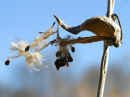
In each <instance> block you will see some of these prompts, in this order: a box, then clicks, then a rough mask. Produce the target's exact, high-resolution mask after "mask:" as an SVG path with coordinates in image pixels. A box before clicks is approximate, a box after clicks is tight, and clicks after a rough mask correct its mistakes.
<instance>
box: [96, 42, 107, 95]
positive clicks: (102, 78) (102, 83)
mask: <svg viewBox="0 0 130 97" xmlns="http://www.w3.org/2000/svg"><path fill="white" fill-rule="evenodd" d="M108 57H109V46H108V45H107V43H104V52H103V56H102V61H101V67H100V79H99V83H98V91H97V97H103V93H104V87H105V80H106V76H107V67H108Z"/></svg>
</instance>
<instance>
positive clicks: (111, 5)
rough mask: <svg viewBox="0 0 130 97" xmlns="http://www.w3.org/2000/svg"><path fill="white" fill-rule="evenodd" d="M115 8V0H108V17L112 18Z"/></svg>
mask: <svg viewBox="0 0 130 97" xmlns="http://www.w3.org/2000/svg"><path fill="white" fill-rule="evenodd" d="M114 6H115V0H108V7H107V17H111V15H112V14H113V10H114Z"/></svg>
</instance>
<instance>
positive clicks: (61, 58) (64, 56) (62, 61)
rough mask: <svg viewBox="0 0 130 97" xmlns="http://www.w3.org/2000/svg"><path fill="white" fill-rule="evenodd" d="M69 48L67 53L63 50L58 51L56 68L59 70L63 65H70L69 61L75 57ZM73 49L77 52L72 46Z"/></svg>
mask: <svg viewBox="0 0 130 97" xmlns="http://www.w3.org/2000/svg"><path fill="white" fill-rule="evenodd" d="M66 50H67V53H64V52H63V51H61V50H59V51H57V52H56V57H57V59H56V61H55V66H56V69H57V70H59V69H60V68H61V67H64V66H66V67H69V62H73V58H72V56H71V54H70V52H69V51H68V49H66ZM71 51H72V52H75V48H74V47H71Z"/></svg>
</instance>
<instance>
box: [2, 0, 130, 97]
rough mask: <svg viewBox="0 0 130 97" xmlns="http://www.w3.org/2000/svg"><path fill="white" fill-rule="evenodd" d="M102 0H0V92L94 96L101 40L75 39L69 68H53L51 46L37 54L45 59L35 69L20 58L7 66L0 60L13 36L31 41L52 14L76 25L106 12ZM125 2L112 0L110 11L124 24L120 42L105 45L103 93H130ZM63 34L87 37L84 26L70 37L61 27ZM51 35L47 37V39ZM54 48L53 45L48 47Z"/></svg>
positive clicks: (108, 96)
mask: <svg viewBox="0 0 130 97" xmlns="http://www.w3.org/2000/svg"><path fill="white" fill-rule="evenodd" d="M106 8H107V0H64V1H63V0H62V1H61V0H53V1H52V0H1V1H0V33H1V35H0V39H1V41H0V44H1V46H0V54H1V55H0V76H1V77H0V97H96V92H97V86H98V78H99V69H100V61H101V57H102V53H103V42H98V43H92V44H84V45H83V44H76V45H74V47H75V48H76V52H75V53H72V56H73V58H74V62H73V63H70V68H61V70H60V71H56V68H55V66H54V61H55V60H56V57H55V53H56V51H57V49H58V47H56V46H49V47H47V48H46V49H44V50H43V51H42V52H41V53H42V54H43V56H44V59H43V60H44V64H47V65H48V66H49V68H48V69H46V68H44V67H43V68H42V67H41V71H40V72H35V71H31V68H30V67H28V65H27V64H26V62H25V59H24V58H23V57H20V58H18V59H14V60H13V61H12V62H11V64H10V65H9V66H5V65H4V61H5V60H6V59H7V58H8V56H9V55H15V52H12V51H11V50H10V43H11V42H12V41H17V40H21V39H22V40H27V41H28V42H30V43H31V42H32V41H33V40H34V39H35V37H36V36H39V35H38V33H37V32H39V31H45V30H47V29H48V28H49V27H50V25H51V24H52V23H53V21H55V19H54V18H53V16H52V15H53V14H56V15H57V16H59V17H61V18H62V19H63V21H64V22H65V23H67V24H69V25H77V24H80V23H82V22H83V21H84V20H86V19H88V18H91V17H92V16H104V15H106V10H107V9H106ZM129 9H130V1H129V0H116V3H115V11H114V12H115V13H117V14H118V15H119V17H120V19H121V23H122V26H123V32H124V36H123V38H124V39H123V45H122V46H121V47H120V48H114V47H111V48H110V57H109V67H108V76H107V80H106V86H105V93H104V97H122V96H123V97H130V61H129V60H130V45H129V43H130V39H129V36H130V33H129V31H130V28H129V26H128V25H130V19H129V17H130V13H129ZM61 35H62V37H65V36H67V35H71V36H73V37H78V36H92V35H93V34H92V33H90V32H88V31H84V32H81V33H80V34H78V35H76V36H74V35H72V34H70V33H68V32H65V31H64V30H62V29H61ZM54 38H55V35H53V36H52V37H50V38H49V39H48V41H49V40H52V39H54ZM52 49H53V50H52Z"/></svg>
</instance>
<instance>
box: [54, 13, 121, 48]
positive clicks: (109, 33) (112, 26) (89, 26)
mask: <svg viewBox="0 0 130 97" xmlns="http://www.w3.org/2000/svg"><path fill="white" fill-rule="evenodd" d="M54 17H55V18H56V20H57V22H58V23H59V25H60V26H61V27H62V28H63V29H65V30H66V31H68V32H70V33H72V34H78V33H80V32H81V31H84V30H88V31H90V32H92V33H94V34H95V35H96V37H99V36H104V37H111V38H112V40H114V43H113V44H112V45H114V46H115V47H119V46H120V45H121V44H122V28H121V25H120V23H119V25H118V24H116V22H115V19H114V20H113V18H112V17H108V16H96V17H92V18H90V19H87V20H86V21H85V22H83V23H82V24H80V25H78V26H74V27H71V26H68V25H66V24H65V23H64V22H63V21H62V20H61V19H60V18H59V17H57V16H56V15H54ZM114 18H115V17H114ZM117 19H118V22H120V20H119V17H118V18H117Z"/></svg>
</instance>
